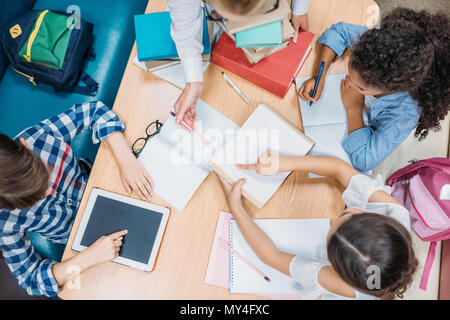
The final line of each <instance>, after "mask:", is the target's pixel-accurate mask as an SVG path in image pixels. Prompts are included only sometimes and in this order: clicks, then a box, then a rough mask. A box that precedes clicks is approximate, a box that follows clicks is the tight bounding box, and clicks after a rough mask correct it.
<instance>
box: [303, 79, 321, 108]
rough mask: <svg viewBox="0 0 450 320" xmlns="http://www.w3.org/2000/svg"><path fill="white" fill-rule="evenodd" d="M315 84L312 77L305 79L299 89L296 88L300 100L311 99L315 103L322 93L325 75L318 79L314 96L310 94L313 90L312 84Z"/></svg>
mask: <svg viewBox="0 0 450 320" xmlns="http://www.w3.org/2000/svg"><path fill="white" fill-rule="evenodd" d="M315 85H316V77H312V78H311V79H309V80H306V81H305V82H303V84H302V86H301V87H300V89H298V95H299V97H300V98H301V99H302V100H305V101H308V102H309V101H312V102H313V103H316V102H317V101H318V100H319V99H320V96H321V95H322V91H323V87H324V85H325V77H324V76H322V77H321V78H320V81H319V85H318V86H317V90H316V94H315V96H314V98H313V97H312V96H311V95H312V93H313V91H314V86H315Z"/></svg>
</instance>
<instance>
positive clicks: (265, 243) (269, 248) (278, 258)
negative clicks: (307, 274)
mask: <svg viewBox="0 0 450 320" xmlns="http://www.w3.org/2000/svg"><path fill="white" fill-rule="evenodd" d="M221 180H222V183H223V187H224V191H225V194H226V198H227V201H228V205H229V207H230V210H231V212H232V214H233V217H234V218H235V219H236V222H237V224H238V227H239V230H240V231H241V232H242V235H243V236H244V238H245V239H246V240H247V242H248V244H249V245H250V247H251V248H252V249H253V251H254V252H255V253H256V255H257V256H258V257H259V258H260V259H261V261H263V262H264V263H265V264H267V265H269V266H271V267H272V268H274V269H277V270H278V271H280V272H283V273H284V274H287V275H288V276H290V272H289V265H290V263H291V260H292V259H293V258H294V255H293V254H290V253H286V252H283V251H280V250H279V249H278V248H277V247H276V245H275V244H274V243H273V241H272V240H271V239H270V238H269V237H268V236H267V234H266V233H265V232H264V231H262V230H261V228H259V227H258V225H257V224H256V223H255V221H253V219H252V218H251V217H250V216H249V215H248V213H247V212H246V211H245V209H244V207H243V206H242V201H241V188H242V185H243V184H244V183H245V181H244V180H239V182H237V183H235V184H234V185H233V186H231V185H230V184H228V183H227V182H226V181H224V180H223V179H221Z"/></svg>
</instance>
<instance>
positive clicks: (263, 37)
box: [236, 21, 282, 48]
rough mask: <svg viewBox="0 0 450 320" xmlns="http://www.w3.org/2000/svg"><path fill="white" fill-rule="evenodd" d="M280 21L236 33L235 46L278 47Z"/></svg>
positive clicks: (279, 41)
mask: <svg viewBox="0 0 450 320" xmlns="http://www.w3.org/2000/svg"><path fill="white" fill-rule="evenodd" d="M281 37H282V31H281V21H276V22H272V23H268V24H264V25H262V26H259V27H256V28H252V29H248V30H244V31H240V32H237V33H236V47H238V48H242V47H246V48H257V47H278V46H280V45H281Z"/></svg>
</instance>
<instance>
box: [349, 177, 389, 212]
mask: <svg viewBox="0 0 450 320" xmlns="http://www.w3.org/2000/svg"><path fill="white" fill-rule="evenodd" d="M378 190H383V191H385V192H386V193H388V194H391V188H390V187H389V186H386V185H385V184H384V181H383V178H381V176H380V175H378V176H377V177H376V178H375V179H372V178H370V177H369V176H366V175H365V174H362V173H360V174H356V175H354V176H353V177H352V178H351V179H350V183H349V184H348V187H347V189H346V190H345V191H344V193H343V194H342V200H344V202H345V204H346V205H347V207H349V208H359V209H362V210H364V209H365V208H366V207H367V203H368V202H369V198H370V196H371V195H372V193H374V192H375V191H378Z"/></svg>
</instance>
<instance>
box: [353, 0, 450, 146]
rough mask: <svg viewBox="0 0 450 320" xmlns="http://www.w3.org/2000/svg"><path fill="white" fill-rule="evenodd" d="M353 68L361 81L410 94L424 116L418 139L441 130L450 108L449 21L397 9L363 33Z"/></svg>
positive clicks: (427, 14)
mask: <svg viewBox="0 0 450 320" xmlns="http://www.w3.org/2000/svg"><path fill="white" fill-rule="evenodd" d="M351 66H352V68H353V69H354V70H356V71H358V73H359V74H360V75H361V77H362V78H363V80H364V81H365V82H366V83H367V84H368V85H372V86H374V87H376V88H379V89H383V90H387V91H390V92H400V91H408V92H409V93H410V94H411V96H412V97H413V98H414V99H415V100H416V101H417V102H418V105H419V108H420V111H421V114H420V119H419V123H418V125H417V128H416V132H415V134H416V136H417V137H419V140H421V139H423V138H425V137H426V136H427V135H428V130H429V129H436V130H439V129H440V128H439V121H440V120H443V119H444V118H445V116H446V115H447V113H448V111H449V109H450V89H449V82H450V77H449V75H450V21H449V19H448V18H447V16H445V15H443V14H435V15H431V14H430V13H428V12H426V11H421V12H416V11H413V10H410V9H405V8H397V9H395V10H394V11H393V12H392V13H391V14H389V15H387V16H386V17H385V18H384V19H383V20H382V22H381V27H380V28H379V29H372V30H369V31H367V32H365V33H364V34H363V35H362V36H361V38H360V39H359V41H358V42H357V43H356V45H355V48H354V50H353V55H352V59H351Z"/></svg>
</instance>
